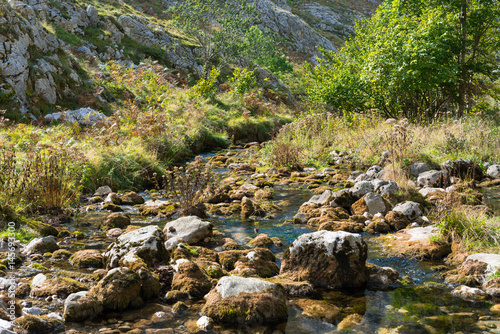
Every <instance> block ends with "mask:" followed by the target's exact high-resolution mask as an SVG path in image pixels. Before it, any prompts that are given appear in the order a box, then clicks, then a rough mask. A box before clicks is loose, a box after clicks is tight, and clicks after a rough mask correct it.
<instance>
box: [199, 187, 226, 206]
mask: <svg viewBox="0 0 500 334" xmlns="http://www.w3.org/2000/svg"><path fill="white" fill-rule="evenodd" d="M231 190H232V188H231V186H229V185H224V186H221V187H219V188H217V189H215V191H214V193H213V194H211V195H210V196H209V197H207V198H204V199H203V201H204V202H205V203H211V204H217V203H225V202H229V201H230V200H231V198H230V197H229V192H230V191H231Z"/></svg>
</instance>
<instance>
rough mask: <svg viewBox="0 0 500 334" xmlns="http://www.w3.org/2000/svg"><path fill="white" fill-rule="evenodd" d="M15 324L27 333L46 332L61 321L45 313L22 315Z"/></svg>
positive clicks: (57, 325)
mask: <svg viewBox="0 0 500 334" xmlns="http://www.w3.org/2000/svg"><path fill="white" fill-rule="evenodd" d="M16 324H17V325H18V326H19V327H20V328H22V329H23V330H25V331H26V332H27V333H33V334H34V333H48V332H51V331H53V330H55V329H57V328H59V327H61V326H62V324H63V322H62V320H59V319H54V318H51V317H49V316H46V315H23V316H22V317H20V318H17V319H16Z"/></svg>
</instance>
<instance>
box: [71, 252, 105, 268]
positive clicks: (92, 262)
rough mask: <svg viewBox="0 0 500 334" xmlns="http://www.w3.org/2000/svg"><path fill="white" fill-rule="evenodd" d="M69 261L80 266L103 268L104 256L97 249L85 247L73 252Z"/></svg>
mask: <svg viewBox="0 0 500 334" xmlns="http://www.w3.org/2000/svg"><path fill="white" fill-rule="evenodd" d="M69 263H71V264H72V265H73V266H75V267H79V268H102V267H103V266H104V256H102V254H101V252H99V251H97V250H95V249H84V250H81V251H78V252H76V253H75V254H73V256H71V258H70V259H69Z"/></svg>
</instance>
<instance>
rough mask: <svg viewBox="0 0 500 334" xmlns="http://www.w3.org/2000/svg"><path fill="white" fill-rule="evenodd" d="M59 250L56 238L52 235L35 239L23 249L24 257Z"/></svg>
mask: <svg viewBox="0 0 500 334" xmlns="http://www.w3.org/2000/svg"><path fill="white" fill-rule="evenodd" d="M58 249H59V246H58V245H57V242H56V238H55V237H54V236H52V235H50V236H47V237H42V238H35V239H33V240H31V241H30V243H29V244H28V245H27V246H26V247H25V248H24V249H23V253H24V254H25V255H32V254H44V253H52V252H54V251H56V250H58Z"/></svg>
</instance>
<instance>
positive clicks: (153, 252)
mask: <svg viewBox="0 0 500 334" xmlns="http://www.w3.org/2000/svg"><path fill="white" fill-rule="evenodd" d="M163 244H164V235H163V232H162V231H161V229H160V228H159V227H158V226H155V225H151V226H146V227H143V228H139V229H137V230H134V231H131V232H128V233H125V234H122V235H121V236H119V237H118V238H117V239H116V241H115V242H114V243H112V244H111V245H109V247H108V249H107V251H106V252H105V253H104V254H103V255H104V257H105V259H106V264H107V266H108V267H109V268H116V267H118V266H126V267H130V268H132V269H137V268H139V267H143V266H144V267H145V266H154V265H155V264H157V263H161V262H166V261H168V258H169V254H168V252H167V251H166V250H165V247H164V245H163Z"/></svg>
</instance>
